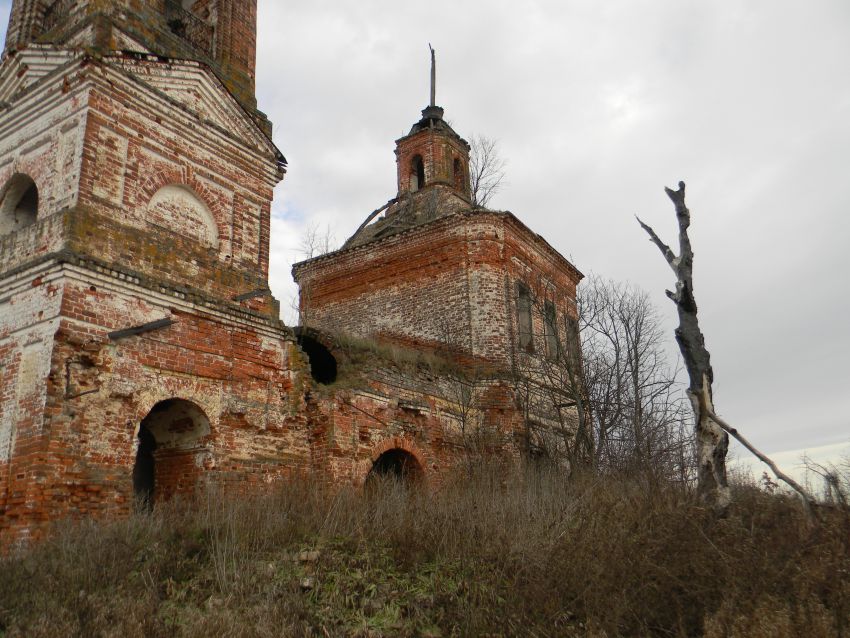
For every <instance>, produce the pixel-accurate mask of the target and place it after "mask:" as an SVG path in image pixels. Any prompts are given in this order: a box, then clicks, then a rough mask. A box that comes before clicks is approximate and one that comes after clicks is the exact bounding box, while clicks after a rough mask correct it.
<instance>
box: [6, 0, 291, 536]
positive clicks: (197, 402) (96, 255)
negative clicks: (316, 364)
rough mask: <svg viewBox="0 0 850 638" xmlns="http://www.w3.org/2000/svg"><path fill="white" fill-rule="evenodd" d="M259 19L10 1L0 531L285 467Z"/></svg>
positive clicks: (271, 157) (143, 6) (154, 2)
mask: <svg viewBox="0 0 850 638" xmlns="http://www.w3.org/2000/svg"><path fill="white" fill-rule="evenodd" d="M256 20H257V7H256V0H195V1H190V0H182V1H181V0H13V4H12V11H11V15H10V21H9V29H8V35H7V39H6V44H5V48H4V55H3V58H2V61H0V543H2V538H3V535H4V531H9V530H11V534H12V535H13V536H16V537H20V536H22V535H26V534H27V533H29V532H30V531H31V530H35V529H37V528H38V525H39V521H43V520H50V519H53V518H56V517H58V516H62V515H64V514H67V513H72V514H75V515H89V514H92V513H97V512H100V511H127V510H129V509H130V508H131V507H133V504H134V501H136V500H138V499H140V498H141V499H143V500H145V501H148V502H149V501H150V500H157V499H160V498H166V497H168V496H169V495H173V494H178V493H184V492H191V491H192V490H194V489H195V487H196V486H197V485H198V484H199V483H202V482H209V481H217V480H229V481H230V480H232V481H233V482H235V483H239V482H242V481H244V480H248V478H250V477H248V475H249V474H250V473H251V472H252V471H253V472H256V471H257V467H259V466H258V465H257V463H256V462H255V459H254V456H252V455H253V454H256V455H258V456H259V457H262V459H263V461H262V463H263V466H262V467H263V468H264V469H263V471H264V472H268V473H269V476H272V475H275V474H277V473H285V472H291V471H293V468H292V467H287V465H291V464H292V463H295V462H296V461H294V460H293V459H294V458H295V457H294V456H290V457H288V459H289V460H287V461H285V460H284V459H283V457H278V456H276V454H277V452H276V451H274V450H272V449H271V448H264V449H262V450H261V448H263V445H270V444H269V443H268V441H267V440H266V439H264V438H263V437H264V436H266V435H265V434H263V433H264V432H266V431H267V430H269V429H270V428H271V430H272V431H275V432H283V431H284V430H285V428H284V421H285V420H286V419H287V418H288V417H287V415H289V414H291V413H292V410H291V408H290V407H288V406H291V405H293V403H292V402H293V401H295V402H297V399H296V398H294V397H293V396H291V392H292V391H293V381H292V372H291V369H290V352H291V351H292V348H293V345H292V344H293V343H294V340H293V337H292V335H291V332H290V331H289V330H288V329H287V328H286V327H285V326H283V324H282V323H281V322H280V320H279V304H278V302H277V300H276V299H275V298H274V297H273V296H272V294H271V292H270V290H269V286H268V267H269V232H270V214H271V213H270V210H271V200H272V194H273V189H274V187H275V185H276V184H277V183H278V182H279V181H280V180H281V179H282V178H283V176H284V173H285V170H286V160H285V158H284V157H283V155H282V154H281V152H280V151H279V150H278V149H277V148H276V146H275V145H274V144H273V143H272V141H271V124H270V123H269V122H268V120H267V119H266V118H265V116H264V115H263V114H262V113H260V112H259V111H257V109H256V99H255V95H254V68H255V56H256V46H255V43H256ZM190 422H191V427H189V424H190ZM181 428H182V429H181ZM263 440H266V443H265V444H262V443H259V442H260V441H263ZM293 441H294V439H293ZM304 445H305V446H306V445H307V443H306V442H305V443H304ZM272 447H273V446H272ZM276 449H277V448H276ZM246 450H252V451H247V452H246ZM298 462H300V461H298ZM247 468H253V469H247ZM246 477H248V478H246ZM139 486H142V487H139Z"/></svg>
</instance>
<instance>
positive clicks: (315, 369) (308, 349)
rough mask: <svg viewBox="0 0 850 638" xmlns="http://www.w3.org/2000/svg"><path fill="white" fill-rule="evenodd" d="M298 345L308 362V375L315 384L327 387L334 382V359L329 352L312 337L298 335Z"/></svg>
mask: <svg viewBox="0 0 850 638" xmlns="http://www.w3.org/2000/svg"><path fill="white" fill-rule="evenodd" d="M298 345H299V346H301V350H303V351H304V354H306V355H307V359H309V361H310V375H311V376H312V377H313V380H314V381H316V383H321V384H322V385H329V384H331V383H333V382H334V381H336V373H337V366H336V359H335V358H334V356H333V354H331V351H330V350H328V349H327V348H326V347H325V346H323V345H322V344H321V343H319V342H318V341H317V340H316V339H314V338H313V337H310V336H308V335H304V334H302V335H300V336H299V337H298Z"/></svg>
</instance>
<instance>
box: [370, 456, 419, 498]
mask: <svg viewBox="0 0 850 638" xmlns="http://www.w3.org/2000/svg"><path fill="white" fill-rule="evenodd" d="M422 476H423V470H422V466H421V465H420V464H419V461H417V460H416V457H415V456H413V455H412V454H411V453H410V452H408V451H407V450H402V449H400V448H393V449H392V450H387V451H386V452H384V453H383V454H381V456H379V457H378V458H377V460H376V461H375V462H374V463H373V464H372V469H371V470H370V471H369V475H368V476H367V477H366V487H367V488H370V487H372V486H374V485H376V484H378V483H380V482H381V481H382V480H396V481H399V482H402V483H407V484H414V483H418V482H419V481H420V480H421V479H422Z"/></svg>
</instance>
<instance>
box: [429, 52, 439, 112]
mask: <svg viewBox="0 0 850 638" xmlns="http://www.w3.org/2000/svg"><path fill="white" fill-rule="evenodd" d="M428 48H429V49H430V50H431V106H437V55H436V53H435V52H434V47H432V46H431V43H430V42H429V43H428Z"/></svg>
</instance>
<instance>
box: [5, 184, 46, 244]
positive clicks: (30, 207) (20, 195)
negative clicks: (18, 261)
mask: <svg viewBox="0 0 850 638" xmlns="http://www.w3.org/2000/svg"><path fill="white" fill-rule="evenodd" d="M37 218H38V187H37V186H36V185H35V182H34V181H33V179H32V178H31V177H30V176H29V175H24V174H22V173H18V174H17V175H13V176H12V178H11V179H9V181H8V182H6V185H5V186H4V187H3V190H2V191H0V235H8V234H9V233H13V232H15V231H16V230H20V229H22V228H26V227H27V226H31V225H33V224H34V223H35V222H36V219H37Z"/></svg>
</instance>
